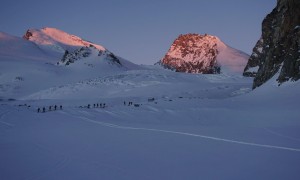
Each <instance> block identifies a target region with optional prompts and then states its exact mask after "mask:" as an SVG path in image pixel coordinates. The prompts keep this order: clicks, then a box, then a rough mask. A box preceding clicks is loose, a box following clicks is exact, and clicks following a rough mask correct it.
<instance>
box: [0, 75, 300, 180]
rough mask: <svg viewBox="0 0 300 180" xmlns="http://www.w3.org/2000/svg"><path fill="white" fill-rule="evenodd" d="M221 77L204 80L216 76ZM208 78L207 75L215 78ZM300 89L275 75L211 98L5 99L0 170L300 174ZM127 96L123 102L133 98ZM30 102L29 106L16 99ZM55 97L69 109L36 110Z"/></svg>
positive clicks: (88, 174) (51, 175) (139, 175)
mask: <svg viewBox="0 0 300 180" xmlns="http://www.w3.org/2000/svg"><path fill="white" fill-rule="evenodd" d="M135 74H136V73H135ZM147 74H148V73H147ZM216 77H219V76H214V75H213V76H206V75H205V78H204V79H206V78H208V79H207V80H209V81H210V82H212V83H213V84H214V83H216V84H218V83H220V82H218V81H219V80H220V79H218V78H216ZM197 78H200V77H197ZM130 79H131V78H130ZM191 79H193V78H191ZM207 80H203V81H204V82H206V84H209V83H208V82H209V81H207ZM192 81H194V80H192ZM221 82H222V81H221ZM231 83H233V84H235V83H234V82H231ZM199 87H201V86H199ZM136 88H137V89H138V87H136ZM299 88H300V84H299V83H298V82H297V83H290V84H286V86H282V87H279V88H274V85H273V84H272V83H271V82H270V83H269V84H267V85H265V86H264V87H261V88H258V89H257V90H255V91H252V92H250V93H247V94H244V95H240V96H235V97H230V98H229V97H226V98H221V97H218V96H213V98H209V96H210V95H212V94H213V93H212V94H211V93H207V94H206V97H207V98H191V97H188V96H183V97H182V98H181V97H177V96H173V97H160V98H156V100H155V101H154V102H148V101H147V99H146V98H145V97H147V96H148V95H149V94H148V93H149V92H145V91H144V93H145V94H144V96H142V95H139V97H140V99H131V100H133V101H134V103H142V105H141V106H140V107H133V106H127V105H126V106H124V105H123V102H122V101H114V100H113V98H108V99H105V98H95V99H93V101H91V100H90V102H91V103H92V102H106V103H107V107H106V108H104V109H103V108H91V109H87V108H80V107H79V106H78V105H77V104H76V102H77V103H79V102H80V103H87V102H84V101H83V100H82V101H79V100H77V101H76V102H74V101H72V100H69V101H68V100H63V101H60V100H54V101H46V100H39V101H35V102H32V101H18V102H11V103H8V102H5V103H2V105H1V106H0V129H1V131H0V144H1V149H0V152H1V153H0V175H1V177H2V178H3V179H191V180H193V179H246V180H247V179H249V180H250V179H258V180H260V179H274V180H276V179H299V177H300V173H299V168H298V164H299V162H300V134H299V129H300V122H299V117H300V113H299V111H298V108H299V102H298V101H297V99H295V96H297V97H298V96H299ZM169 90H170V91H171V90H172V91H176V92H177V93H184V92H186V91H188V92H189V91H191V89H188V90H187V89H185V88H183V87H182V88H173V87H172V88H170V89H169ZM207 90H208V91H209V92H210V89H209V88H208V89H207ZM220 91H223V90H220ZM212 92H213V91H212ZM173 93H175V92H173ZM175 94H176V93H175ZM127 98H129V99H126V97H122V98H121V99H120V100H124V99H125V100H126V101H127V102H128V100H130V97H129V96H127ZM106 100H107V101H106ZM25 102H26V103H27V104H31V105H32V107H30V108H27V107H24V106H18V104H23V103H25ZM155 102H156V103H155ZM54 103H64V108H63V110H57V111H51V112H46V113H36V106H42V105H49V104H54ZM183 107H184V108H183ZM16 172H17V173H16Z"/></svg>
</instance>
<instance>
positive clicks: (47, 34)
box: [23, 27, 106, 53]
mask: <svg viewBox="0 0 300 180" xmlns="http://www.w3.org/2000/svg"><path fill="white" fill-rule="evenodd" d="M23 38H24V39H27V40H29V41H32V42H34V43H35V44H37V45H38V46H40V48H42V49H51V50H53V51H57V52H59V53H64V52H65V50H68V51H70V52H72V51H75V50H76V49H78V48H81V47H89V46H91V45H92V46H94V47H96V48H97V49H98V50H100V51H105V50H106V49H105V48H104V47H103V46H100V45H97V44H94V43H91V42H88V41H85V40H83V39H81V38H80V37H78V36H75V35H72V34H68V33H66V32H64V31H62V30H59V29H56V28H50V27H44V28H42V29H28V30H27V32H26V33H25V35H24V36H23Z"/></svg>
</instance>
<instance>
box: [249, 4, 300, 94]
mask: <svg viewBox="0 0 300 180" xmlns="http://www.w3.org/2000/svg"><path fill="white" fill-rule="evenodd" d="M299 68H300V1H299V0H278V1H277V6H276V7H275V9H274V10H273V11H272V12H271V13H270V14H268V15H267V17H266V18H265V19H264V20H263V22H262V36H261V38H260V40H259V41H258V42H257V44H256V46H255V47H254V48H253V53H252V55H251V57H250V58H249V61H248V64H247V66H246V67H245V70H244V73H243V75H244V76H252V77H255V78H254V83H253V88H256V87H258V86H260V85H262V84H263V83H265V82H266V81H268V80H269V79H270V78H272V77H273V76H274V75H276V76H277V81H278V83H279V85H280V84H281V83H283V82H285V81H288V80H293V81H296V80H298V79H299V78H300V71H299V70H300V69H299Z"/></svg>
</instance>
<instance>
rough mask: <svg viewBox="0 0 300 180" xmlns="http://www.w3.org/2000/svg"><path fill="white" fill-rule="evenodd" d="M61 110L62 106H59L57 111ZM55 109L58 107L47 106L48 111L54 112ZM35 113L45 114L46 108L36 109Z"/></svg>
mask: <svg viewBox="0 0 300 180" xmlns="http://www.w3.org/2000/svg"><path fill="white" fill-rule="evenodd" d="M62 108H63V107H62V105H60V106H59V109H60V110H62ZM57 109H58V106H57V105H54V106H49V108H48V111H56V110H57ZM37 112H38V113H40V112H43V113H44V112H46V107H43V108H38V109H37Z"/></svg>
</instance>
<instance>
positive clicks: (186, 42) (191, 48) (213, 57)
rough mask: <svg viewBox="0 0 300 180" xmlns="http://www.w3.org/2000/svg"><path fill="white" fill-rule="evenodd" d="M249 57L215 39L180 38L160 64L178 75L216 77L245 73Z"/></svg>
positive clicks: (208, 37) (197, 36)
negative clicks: (215, 75) (218, 75)
mask: <svg viewBox="0 0 300 180" xmlns="http://www.w3.org/2000/svg"><path fill="white" fill-rule="evenodd" d="M248 58H249V56H248V55H247V54H246V53H243V52H241V51H239V50H237V49H234V48H231V47H230V46H228V45H226V44H225V43H223V42H222V41H221V40H220V39H219V38H218V37H216V36H212V35H207V34H205V35H200V34H185V35H180V36H179V37H178V38H177V39H176V40H175V41H174V42H173V44H172V46H171V48H170V49H169V51H168V52H167V54H166V55H165V56H164V58H163V59H162V60H161V61H160V64H162V65H163V66H165V67H168V68H172V69H175V70H176V71H179V72H188V73H203V74H215V73H220V72H228V71H229V72H238V73H242V72H243V70H244V67H245V65H246V63H247V60H248Z"/></svg>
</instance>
